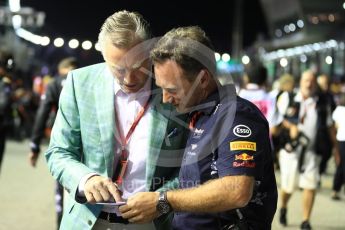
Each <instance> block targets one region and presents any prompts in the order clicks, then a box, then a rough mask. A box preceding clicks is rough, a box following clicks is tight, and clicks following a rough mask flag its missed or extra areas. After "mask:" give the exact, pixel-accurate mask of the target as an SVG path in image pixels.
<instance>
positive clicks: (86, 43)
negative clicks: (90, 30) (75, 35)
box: [81, 41, 92, 50]
mask: <svg viewBox="0 0 345 230" xmlns="http://www.w3.org/2000/svg"><path fill="white" fill-rule="evenodd" d="M81 47H83V49H84V50H89V49H91V48H92V43H91V42H90V41H84V42H83V43H82V44H81Z"/></svg>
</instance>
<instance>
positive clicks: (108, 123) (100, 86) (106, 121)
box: [94, 67, 115, 177]
mask: <svg viewBox="0 0 345 230" xmlns="http://www.w3.org/2000/svg"><path fill="white" fill-rule="evenodd" d="M97 78H98V80H97V81H96V84H95V88H94V93H95V103H96V110H97V118H98V124H99V130H100V135H101V145H102V148H103V153H104V159H105V163H106V164H105V165H106V167H107V169H106V171H107V174H108V175H107V176H109V177H111V175H112V173H113V162H114V144H115V139H114V138H115V135H114V134H115V109H114V108H115V107H114V79H113V77H112V76H111V74H110V73H108V71H107V69H106V67H105V68H104V69H103V71H101V72H100V73H99V74H98V75H97Z"/></svg>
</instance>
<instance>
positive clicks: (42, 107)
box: [29, 57, 78, 228]
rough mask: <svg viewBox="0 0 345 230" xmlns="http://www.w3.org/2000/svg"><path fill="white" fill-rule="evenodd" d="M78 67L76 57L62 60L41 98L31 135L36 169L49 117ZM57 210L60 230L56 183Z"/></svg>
mask: <svg viewBox="0 0 345 230" xmlns="http://www.w3.org/2000/svg"><path fill="white" fill-rule="evenodd" d="M77 67H78V63H77V59H75V58H74V57H68V58H64V59H62V60H61V61H60V62H59V64H58V66H57V72H58V75H57V76H55V78H54V79H53V81H51V82H50V83H49V84H48V85H47V88H46V90H45V93H44V94H42V96H41V102H40V104H39V107H38V110H37V113H36V118H35V122H34V125H33V130H32V134H31V143H30V149H31V152H30V153H29V163H30V165H31V166H32V167H36V163H37V160H38V156H39V153H40V151H41V148H40V144H41V140H42V139H43V138H44V135H45V129H46V126H47V122H48V120H49V115H50V114H51V112H52V111H53V110H57V109H58V104H59V97H60V93H61V90H62V87H63V84H64V82H65V80H66V77H67V74H68V72H69V71H71V70H73V69H76V68H77ZM54 112H56V111H54ZM55 209H56V214H57V227H58V228H59V226H60V222H61V219H62V210H63V187H62V186H61V185H60V183H58V182H56V189H55Z"/></svg>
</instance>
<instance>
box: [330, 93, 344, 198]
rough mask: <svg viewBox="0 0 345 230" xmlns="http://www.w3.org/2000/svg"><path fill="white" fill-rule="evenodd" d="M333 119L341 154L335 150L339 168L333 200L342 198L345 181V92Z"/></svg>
mask: <svg viewBox="0 0 345 230" xmlns="http://www.w3.org/2000/svg"><path fill="white" fill-rule="evenodd" d="M332 118H333V121H334V122H335V126H336V128H337V141H338V145H339V155H337V152H335V155H334V158H335V160H336V165H337V169H336V172H335V175H334V178H333V194H332V199H333V200H340V196H339V191H340V189H341V187H342V186H343V184H344V183H345V119H344V118H345V93H342V94H341V95H340V97H339V104H338V106H337V107H336V109H335V110H334V112H333V114H332Z"/></svg>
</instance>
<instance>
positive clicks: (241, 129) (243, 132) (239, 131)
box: [233, 125, 252, 137]
mask: <svg viewBox="0 0 345 230" xmlns="http://www.w3.org/2000/svg"><path fill="white" fill-rule="evenodd" d="M233 133H234V134H235V135H236V136H238V137H249V136H250V135H252V130H250V128H249V127H248V126H245V125H236V126H235V128H234V129H233Z"/></svg>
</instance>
